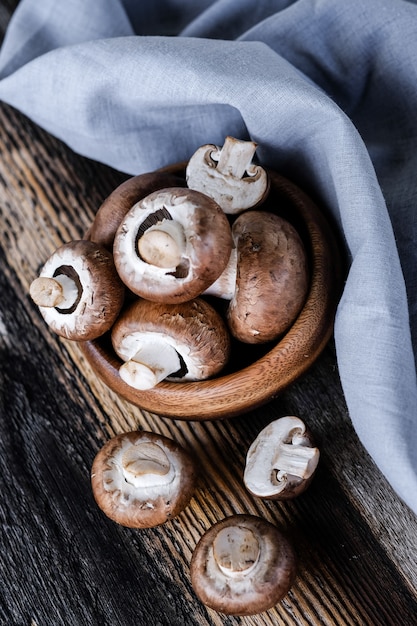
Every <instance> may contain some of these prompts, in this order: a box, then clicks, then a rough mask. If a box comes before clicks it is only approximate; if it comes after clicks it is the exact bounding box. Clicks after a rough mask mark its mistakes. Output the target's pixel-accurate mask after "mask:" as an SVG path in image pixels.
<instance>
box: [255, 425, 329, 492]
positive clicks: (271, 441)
mask: <svg viewBox="0 0 417 626" xmlns="http://www.w3.org/2000/svg"><path fill="white" fill-rule="evenodd" d="M319 458H320V452H319V449H318V448H316V447H315V446H314V442H313V437H312V435H311V433H310V431H309V430H308V429H307V428H306V425H305V424H304V422H303V421H302V420H301V419H300V418H299V417H295V416H286V417H281V418H279V419H277V420H275V421H273V422H271V423H270V424H268V425H267V426H265V428H264V429H263V430H262V431H261V432H260V433H259V435H258V436H257V437H256V439H255V440H254V441H253V443H252V444H251V446H250V447H249V450H248V452H247V455H246V465H245V471H244V474H243V482H244V483H245V486H246V488H247V489H248V491H250V493H252V495H254V496H256V497H258V498H263V499H265V500H287V499H290V498H295V497H296V496H299V495H300V494H301V493H302V492H303V491H305V490H306V489H307V487H308V486H309V485H310V483H311V481H312V479H313V476H314V473H315V471H316V468H317V465H318V462H319Z"/></svg>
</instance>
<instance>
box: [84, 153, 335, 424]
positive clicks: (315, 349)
mask: <svg viewBox="0 0 417 626" xmlns="http://www.w3.org/2000/svg"><path fill="white" fill-rule="evenodd" d="M185 166H186V163H184V162H183V163H176V164H172V165H169V166H167V167H164V168H161V169H159V170H156V172H157V173H158V172H168V173H174V174H179V175H181V173H183V172H184V171H185ZM267 171H268V175H269V180H270V186H271V191H272V190H273V191H274V192H275V193H279V194H282V195H284V196H285V197H286V198H287V199H288V200H289V202H290V203H291V206H292V208H293V209H294V210H295V213H296V216H297V218H298V219H301V220H302V222H303V225H304V226H305V229H306V233H307V234H308V240H309V245H310V262H311V266H310V272H311V273H310V289H309V292H308V295H307V298H306V301H305V303H304V306H303V308H302V310H301V312H300V314H299V315H298V317H297V319H296V320H295V322H294V323H293V325H292V326H291V328H290V329H289V330H288V332H287V333H285V334H284V335H283V337H282V338H280V340H279V341H278V342H277V343H276V344H275V345H274V346H273V347H272V348H271V349H270V350H269V351H267V352H266V354H265V355H263V356H261V357H259V358H258V359H257V360H255V361H254V362H252V363H250V364H249V365H247V366H245V367H244V368H242V369H240V370H237V371H234V372H230V373H226V374H221V373H220V374H219V375H218V376H216V377H215V378H212V379H208V380H203V381H197V382H168V381H163V382H161V383H159V384H158V385H157V386H156V387H154V388H153V389H149V390H146V391H139V390H136V389H134V388H132V387H130V386H129V385H127V384H126V383H124V382H123V381H122V379H121V378H120V375H119V373H118V367H119V366H120V363H121V361H120V360H119V359H118V357H117V356H116V354H115V353H113V352H109V351H108V350H107V348H106V345H105V342H104V340H103V337H100V338H98V339H95V340H93V341H86V342H80V346H81V350H82V352H83V354H84V355H85V357H86V359H87V361H88V362H89V364H90V365H91V366H92V368H93V370H94V372H95V373H96V374H97V375H98V376H99V377H100V378H101V379H102V380H103V381H104V383H105V384H106V385H107V386H108V387H109V388H110V389H112V390H113V391H115V392H116V393H117V394H119V395H120V396H121V397H123V398H124V399H125V400H127V401H128V402H130V403H132V404H134V405H136V406H138V407H139V408H141V409H143V410H146V411H149V412H151V413H155V414H157V415H159V416H161V417H170V418H174V419H181V420H192V421H202V420H215V419H224V418H230V417H235V416H237V415H240V414H243V413H247V412H249V411H250V410H252V409H255V408H257V407H259V406H262V405H264V404H266V403H267V402H268V401H270V400H271V399H272V398H273V397H274V396H276V395H278V394H280V393H281V392H282V391H283V390H284V389H286V388H287V387H288V386H289V385H290V384H292V383H293V382H295V380H297V379H298V378H299V377H300V376H301V375H302V374H304V373H305V372H306V371H307V370H308V369H309V368H310V366H311V365H312V364H313V363H314V361H315V360H316V359H317V357H318V356H319V355H320V353H321V352H322V351H323V349H324V347H325V346H326V344H327V343H328V341H329V339H330V337H331V336H332V333H333V324H334V317H335V313H336V307H337V304H338V301H339V297H340V294H341V286H342V280H343V278H342V275H343V272H342V261H341V254H340V245H339V243H338V241H337V236H336V233H335V230H334V228H332V227H331V226H330V222H329V220H328V219H327V217H325V215H324V213H323V212H322V211H321V210H320V209H319V208H318V206H317V205H316V204H315V202H313V200H312V199H311V198H310V197H309V196H308V195H307V194H306V193H305V192H304V191H303V190H301V189H300V188H299V187H298V186H297V185H295V184H294V183H293V182H291V181H290V180H289V179H287V178H285V177H284V176H282V175H281V174H278V173H277V172H275V171H274V170H271V169H268V170H267ZM113 193H114V192H113ZM254 380H256V384H254Z"/></svg>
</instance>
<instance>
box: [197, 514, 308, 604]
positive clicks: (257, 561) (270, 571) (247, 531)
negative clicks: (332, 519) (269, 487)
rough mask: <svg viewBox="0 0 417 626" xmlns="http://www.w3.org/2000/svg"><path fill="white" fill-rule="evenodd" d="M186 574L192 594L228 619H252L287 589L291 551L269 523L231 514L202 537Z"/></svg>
mask: <svg viewBox="0 0 417 626" xmlns="http://www.w3.org/2000/svg"><path fill="white" fill-rule="evenodd" d="M190 575H191V583H192V585H193V588H194V591H195V592H196V594H197V596H198V597H199V598H200V600H201V601H202V602H203V603H204V604H205V605H207V606H208V607H210V608H212V609H214V610H215V611H218V612H219V613H224V614H228V615H241V616H244V615H255V614H257V613H261V612H263V611H266V610H268V609H270V608H272V607H273V606H275V605H276V604H277V603H278V602H279V601H280V600H281V599H282V598H283V597H284V596H285V595H286V594H287V593H288V591H289V590H290V588H291V586H292V584H293V582H294V579H295V575H296V559H295V553H294V549H293V547H292V544H291V542H290V541H289V539H288V538H287V537H286V536H285V535H284V534H283V533H281V532H280V531H279V530H278V528H276V527H275V526H274V525H273V524H271V523H270V522H268V521H266V520H264V519H262V518H260V517H256V516H253V515H246V514H241V515H232V516H231V517H227V518H225V519H223V520H222V521H220V522H218V523H217V524H214V526H212V527H211V528H210V529H209V530H208V531H207V532H206V533H205V534H204V535H203V537H202V538H201V539H200V541H199V542H198V544H197V546H196V548H195V551H194V553H193V556H192V558H191V565H190Z"/></svg>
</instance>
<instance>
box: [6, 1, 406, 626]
mask: <svg viewBox="0 0 417 626" xmlns="http://www.w3.org/2000/svg"><path fill="white" fill-rule="evenodd" d="M2 6H3V8H4V7H6V8H7V7H9V6H10V5H8V4H7V3H2ZM125 178H126V177H125V176H124V175H122V174H120V173H118V172H115V171H113V170H110V169H109V168H106V167H104V166H101V165H99V164H96V163H94V162H91V161H89V160H88V159H84V158H82V157H80V156H77V155H75V154H73V153H72V152H71V151H70V150H69V149H68V148H67V147H66V146H65V145H63V144H62V143H61V142H59V141H57V140H55V139H54V138H52V137H50V136H49V135H48V134H47V133H45V132H43V131H42V130H41V129H39V128H38V127H36V126H35V125H34V124H32V123H31V122H29V121H28V120H27V119H26V118H25V117H24V116H22V115H20V114H18V113H17V112H16V111H14V110H13V109H11V108H10V107H8V106H6V105H1V106H0V294H1V298H0V545H1V559H0V624H1V625H3V624H4V625H5V626H6V625H7V626H61V625H62V626H84V625H88V626H131V625H132V624H136V625H139V626H150V625H153V626H180V625H181V626H182V625H186V626H193V625H199V626H205V625H207V626H220V625H222V624H224V625H226V626H237V625H238V624H239V625H243V626H273V625H274V626H277V625H278V624H280V625H281V624H283V625H286V626H305V625H309V626H310V625H326V626H334V624H338V625H339V624H340V625H342V626H348V625H349V626H358V625H361V626H362V625H365V626H386V625H387V624H389V625H392V626H396V625H398V626H413V625H414V624H415V623H416V615H417V565H416V559H415V554H416V547H417V546H416V537H417V520H416V517H415V516H414V515H413V514H412V513H411V512H410V510H409V509H408V508H407V507H406V506H405V505H404V504H403V503H402V502H401V501H400V500H399V499H398V498H397V497H396V495H395V494H394V493H393V491H392V489H391V488H390V487H389V485H388V484H387V482H386V481H385V479H384V478H383V477H382V476H381V474H380V473H379V472H378V470H377V469H376V468H375V466H374V464H373V463H372V461H371V459H370V458H369V456H368V455H367V453H366V452H365V451H364V449H363V448H362V446H361V445H360V443H359V442H358V440H357V437H356V435H355V433H354V431H353V429H352V426H351V423H350V420H349V416H348V414H347V411H346V407H345V404H344V399H343V394H342V390H341V387H340V382H339V378H338V373H337V366H336V359H335V354H334V346H333V344H332V342H331V341H330V343H329V345H328V347H327V348H326V349H325V350H324V352H323V353H322V355H321V356H320V358H319V359H318V361H317V362H316V363H315V364H314V365H313V366H312V367H311V369H310V370H309V371H308V372H306V373H305V374H304V376H302V377H301V378H300V379H299V380H298V381H297V382H296V383H295V384H294V385H292V386H291V387H289V388H288V389H287V390H286V391H284V392H283V393H282V394H280V395H279V396H278V397H276V398H275V399H274V400H272V401H271V402H270V403H268V404H267V405H266V406H265V407H263V408H262V409H260V408H259V409H256V410H253V411H251V412H250V413H248V414H247V415H244V416H241V417H238V418H234V419H231V420H221V421H214V422H194V421H187V422H185V421H177V420H173V419H167V418H161V417H158V416H157V415H155V414H151V413H148V412H146V411H141V410H140V409H138V408H137V407H135V406H134V405H132V404H130V403H128V402H126V401H125V400H123V399H121V398H120V397H118V396H117V395H116V394H114V393H113V392H112V391H111V390H110V389H108V388H107V386H106V385H105V384H104V383H103V382H102V380H101V379H100V378H99V377H97V376H96V375H95V373H94V372H93V370H92V368H91V366H90V364H89V363H88V361H87V360H86V358H85V356H84V354H83V353H82V351H81V350H80V347H79V346H78V345H77V344H76V343H71V342H68V341H65V340H63V339H60V338H58V337H57V336H54V335H52V334H51V332H50V331H49V329H48V328H47V327H46V326H45V324H44V322H43V320H42V319H41V317H40V315H39V312H38V311H37V309H36V307H35V306H34V305H33V304H32V302H31V300H30V298H29V296H28V288H29V284H30V282H31V280H33V278H34V277H35V276H36V275H37V272H38V269H39V267H40V266H41V265H42V264H43V262H44V261H45V259H46V258H47V256H49V254H50V253H51V252H52V251H53V250H54V249H55V248H56V247H58V245H60V244H61V243H64V242H65V241H68V240H70V239H75V238H80V237H82V236H83V233H85V232H86V230H87V229H88V226H89V225H90V224H91V221H92V219H93V217H94V214H95V212H96V211H97V209H98V207H99V206H100V204H101V203H102V201H103V200H104V198H105V197H107V196H108V194H109V193H110V191H111V190H112V189H114V188H115V187H116V186H117V185H118V184H119V183H120V182H122V181H123V180H125ZM287 414H289V415H291V414H293V415H298V416H300V417H301V418H302V419H304V420H305V422H306V423H307V424H308V426H309V428H310V430H311V431H312V433H313V434H314V436H315V438H316V440H317V442H318V444H319V447H320V449H321V453H322V454H321V461H320V464H319V469H318V473H317V475H316V477H315V479H314V481H313V483H312V485H311V486H310V488H309V489H308V491H307V492H306V493H305V494H303V495H302V496H300V497H299V498H298V499H296V500H294V501H290V502H286V503H281V504H280V503H278V502H262V501H260V500H257V499H255V498H253V497H252V496H250V494H249V493H248V492H247V491H246V490H245V489H244V487H243V483H242V474H243V467H244V459H245V454H246V450H247V448H248V447H249V444H250V443H251V442H252V441H253V439H254V438H255V437H256V435H257V434H258V432H259V431H260V430H261V428H262V427H263V426H265V425H266V424H267V423H268V422H270V421H271V420H272V419H275V418H278V417H280V416H282V415H287ZM134 429H144V430H151V431H153V432H159V433H161V434H163V435H165V436H168V437H171V438H173V439H175V440H176V441H178V442H179V443H181V444H182V445H184V446H185V447H186V448H187V449H188V450H189V451H190V452H192V453H193V454H194V455H195V456H196V458H197V459H198V461H199V465H200V476H199V481H198V486H197V490H196V492H195V495H194V497H193V498H192V500H191V502H190V505H189V506H188V507H187V508H186V509H185V510H184V511H183V513H181V514H180V515H179V516H178V517H177V518H175V519H173V520H171V521H170V522H168V523H166V524H164V525H163V526H160V527H158V528H154V529H147V530H140V531H134V530H131V529H127V528H123V527H121V526H118V525H117V524H115V523H113V522H111V521H110V520H109V519H107V518H106V517H105V516H104V515H103V514H102V513H101V511H100V510H99V509H98V508H97V506H96V504H95V502H94V499H93V496H92V493H91V487H90V470H91V465H92V462H93V459H94V457H95V454H96V453H97V451H98V450H99V449H100V448H101V446H102V445H103V444H104V443H105V442H106V441H107V440H108V439H109V438H110V437H112V436H113V435H115V434H117V433H121V432H125V431H129V430H134ZM233 513H250V514H255V515H260V516H262V517H263V518H265V519H267V520H269V521H271V522H272V523H274V524H276V525H277V527H278V528H280V529H281V530H283V531H284V532H286V533H287V534H288V535H289V537H290V538H291V539H292V540H293V541H294V544H295V547H296V552H297V557H298V575H297V579H296V581H295V584H294V585H293V587H292V589H291V591H290V592H289V594H288V595H287V596H286V597H285V598H284V600H283V601H282V602H281V603H279V604H278V605H277V606H276V607H275V608H274V609H271V610H270V611H267V612H265V613H262V614H260V615H256V616H253V617H246V618H238V617H225V616H222V615H219V614H217V613H215V612H214V611H212V610H210V609H207V608H205V607H204V606H203V605H202V604H201V603H200V602H199V601H198V599H197V598H196V596H195V594H194V592H193V590H192V587H191V584H190V578H189V562H190V558H191V555H192V552H193V550H194V547H195V545H196V543H197V541H198V540H199V538H200V537H201V535H202V533H203V532H204V531H205V530H206V529H208V528H210V526H211V525H212V524H213V523H215V522H216V521H218V520H220V519H223V518H224V517H225V516H227V515H230V514H233Z"/></svg>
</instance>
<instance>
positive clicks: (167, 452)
mask: <svg viewBox="0 0 417 626" xmlns="http://www.w3.org/2000/svg"><path fill="white" fill-rule="evenodd" d="M197 476H198V472H197V467H196V463H195V461H194V459H193V457H192V456H191V455H190V454H189V453H188V452H187V451H186V450H185V449H184V448H183V447H182V446H180V445H179V444H178V443H177V442H175V441H173V440H172V439H170V438H168V437H164V436H163V435H159V434H156V433H152V432H145V431H134V432H127V433H123V434H121V435H117V436H116V437H113V438H112V439H110V440H109V441H107V443H106V444H105V445H104V446H103V447H102V448H101V450H99V452H98V453H97V455H96V457H95V459H94V462H93V465H92V469H91V486H92V490H93V495H94V498H95V500H96V503H97V505H98V506H99V507H100V509H101V510H102V511H103V512H104V513H105V514H106V515H107V517H109V518H110V519H111V520H113V521H114V522H117V523H118V524H121V525H122V526H127V527H129V528H151V527H153V526H159V525H160V524H164V523H165V522H167V521H168V520H170V519H172V518H173V517H175V516H176V515H178V514H179V513H180V512H181V511H182V510H183V509H184V508H185V507H186V506H187V505H188V503H189V501H190V499H191V497H192V495H193V493H194V489H195V485H196V480H197Z"/></svg>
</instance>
